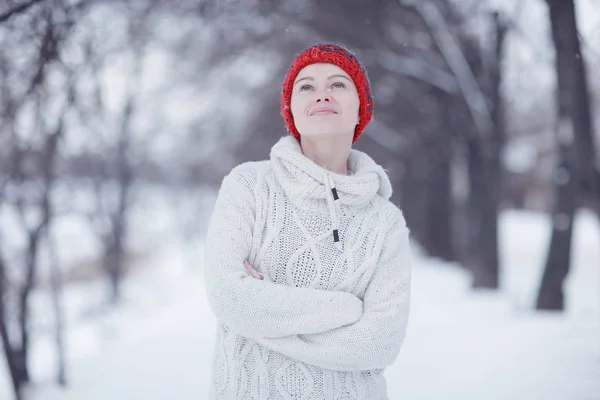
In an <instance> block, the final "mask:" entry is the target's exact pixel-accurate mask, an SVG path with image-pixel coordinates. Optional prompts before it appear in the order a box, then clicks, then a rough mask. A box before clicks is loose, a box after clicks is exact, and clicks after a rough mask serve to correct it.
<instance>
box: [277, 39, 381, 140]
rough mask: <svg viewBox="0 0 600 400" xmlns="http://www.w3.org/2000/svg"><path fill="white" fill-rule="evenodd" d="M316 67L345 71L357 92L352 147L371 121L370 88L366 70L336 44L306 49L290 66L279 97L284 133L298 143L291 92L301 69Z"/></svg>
mask: <svg viewBox="0 0 600 400" xmlns="http://www.w3.org/2000/svg"><path fill="white" fill-rule="evenodd" d="M316 63H326V64H333V65H336V66H338V67H340V68H341V69H343V70H344V71H346V73H347V74H348V75H350V77H351V78H352V80H353V81H354V85H355V86H356V89H357V90H358V99H359V100H360V107H359V122H358V125H356V130H355V131H354V139H353V140H352V143H355V142H356V141H357V140H358V138H359V136H360V135H361V133H362V132H363V130H364V129H365V128H366V127H367V125H368V124H369V122H371V119H372V118H373V97H372V95H371V87H370V85H369V79H368V78H367V73H366V70H365V68H364V67H363V66H362V65H361V64H360V62H359V61H358V60H357V59H356V57H355V56H354V55H353V54H352V53H350V52H349V51H348V50H346V49H344V48H343V47H340V46H338V45H335V44H317V45H315V46H312V47H309V48H308V49H306V50H304V51H302V53H300V54H299V55H298V56H297V57H296V59H295V60H294V62H293V63H292V65H291V66H290V69H289V70H288V72H287V75H286V78H285V81H284V82H283V91H282V93H281V115H282V116H283V119H284V120H285V124H286V126H287V129H288V131H289V132H290V133H291V134H292V135H294V137H295V138H296V139H298V140H300V132H298V130H297V129H296V125H295V124H294V117H293V116H292V109H291V102H292V88H293V86H294V81H295V80H296V77H297V76H298V73H299V72H300V71H301V70H302V69H303V68H304V67H306V66H308V65H311V64H316Z"/></svg>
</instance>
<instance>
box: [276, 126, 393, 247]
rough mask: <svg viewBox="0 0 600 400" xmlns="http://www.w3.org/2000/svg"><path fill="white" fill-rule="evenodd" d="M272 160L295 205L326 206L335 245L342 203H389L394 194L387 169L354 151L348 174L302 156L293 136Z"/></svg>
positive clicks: (282, 141)
mask: <svg viewBox="0 0 600 400" xmlns="http://www.w3.org/2000/svg"><path fill="white" fill-rule="evenodd" d="M270 159H271V165H272V167H273V171H274V173H275V177H276V179H277V181H278V182H279V184H280V185H281V187H282V189H283V191H284V192H285V193H286V195H287V197H288V199H289V200H290V201H291V202H292V203H293V204H294V205H296V206H298V207H300V208H314V209H315V210H318V209H320V208H321V207H322V206H323V205H326V206H327V208H328V211H329V214H330V217H331V220H332V230H333V237H334V242H335V243H336V245H338V243H339V231H338V229H339V218H338V214H339V212H338V205H339V204H343V205H346V206H350V207H362V206H365V205H367V204H369V203H370V202H371V201H372V200H373V199H374V197H375V196H377V195H379V196H381V197H383V198H384V199H386V200H388V199H389V198H390V197H391V195H392V185H391V183H390V180H389V178H388V176H387V174H386V173H385V171H384V169H383V168H382V167H381V166H380V165H378V164H376V163H375V161H373V159H372V158H371V157H369V156H368V155H367V154H365V153H363V152H361V151H358V150H355V149H352V150H351V151H350V154H349V156H348V171H349V175H342V174H337V173H334V172H331V171H328V170H327V169H325V168H323V167H321V166H319V165H317V164H316V163H315V162H313V161H312V160H311V159H309V158H308V157H306V156H305V155H304V154H303V153H302V149H301V147H300V143H299V142H298V141H297V140H296V139H295V138H294V137H292V136H285V137H283V138H281V139H280V140H279V141H278V142H277V143H276V144H275V145H274V146H273V147H272V149H271V156H270Z"/></svg>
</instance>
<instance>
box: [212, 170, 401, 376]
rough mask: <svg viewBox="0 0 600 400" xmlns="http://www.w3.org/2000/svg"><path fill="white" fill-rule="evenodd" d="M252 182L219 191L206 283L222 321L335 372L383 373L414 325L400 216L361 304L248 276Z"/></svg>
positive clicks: (235, 175) (232, 179) (229, 180)
mask: <svg viewBox="0 0 600 400" xmlns="http://www.w3.org/2000/svg"><path fill="white" fill-rule="evenodd" d="M254 204H255V201H254V197H253V194H252V185H251V182H247V181H246V179H245V177H244V175H241V174H240V173H239V172H238V171H236V170H235V169H234V171H232V173H231V174H230V175H228V176H227V177H226V178H225V179H224V181H223V184H222V186H221V190H220V192H219V196H218V198H217V203H216V206H215V209H214V212H213V218H212V221H211V223H210V227H209V231H208V236H207V242H206V245H207V247H206V254H207V257H206V264H205V268H206V270H205V278H206V279H205V281H206V291H207V296H208V299H209V303H210V305H211V308H212V310H213V312H214V313H215V315H216V317H217V319H218V320H219V321H220V322H222V323H223V324H225V325H228V326H229V327H230V328H231V329H232V330H234V331H235V332H237V333H239V334H241V335H242V336H246V337H249V338H252V339H255V340H256V341H257V342H259V343H260V344H262V345H263V346H265V347H267V348H269V349H272V350H274V351H277V352H279V353H282V354H284V355H286V356H289V357H291V358H293V359H296V360H298V361H301V362H305V363H308V364H312V365H316V366H319V367H322V368H326V369H332V370H338V371H342V370H347V371H352V370H369V369H376V368H385V367H386V366H388V365H390V364H392V363H393V362H394V360H395V359H396V357H397V354H398V352H399V350H400V346H401V344H402V342H403V339H404V335H405V332H406V325H407V321H408V306H409V297H410V290H409V282H410V260H409V248H408V247H409V244H408V230H407V229H406V226H405V224H404V220H403V218H402V217H401V215H399V218H398V219H397V221H396V222H395V223H394V224H393V226H392V228H391V229H390V231H389V233H388V235H387V237H386V243H385V245H384V250H383V253H382V256H381V258H380V260H379V263H378V264H377V267H376V268H377V269H376V271H375V272H374V274H373V276H372V278H371V281H370V282H369V286H368V288H367V290H366V292H365V296H364V299H363V300H362V301H361V300H360V299H359V298H358V297H356V296H354V295H353V294H351V293H346V292H338V291H326V290H318V289H310V288H296V287H290V286H287V285H279V284H275V283H273V282H269V281H266V280H259V279H253V278H246V279H244V278H243V277H245V273H243V272H242V271H243V268H242V266H243V263H244V260H245V259H246V257H247V256H248V254H250V246H251V243H252V228H253V224H254V213H255V210H254Z"/></svg>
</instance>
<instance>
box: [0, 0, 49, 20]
mask: <svg viewBox="0 0 600 400" xmlns="http://www.w3.org/2000/svg"><path fill="white" fill-rule="evenodd" d="M42 1H43V0H29V1H28V2H27V3H23V4H21V5H20V6H17V7H15V8H13V9H12V10H8V11H7V12H5V13H4V14H0V24H1V23H3V22H6V21H8V20H9V19H10V18H11V17H13V16H14V15H16V14H19V13H22V12H24V11H27V9H29V8H30V7H31V6H34V5H35V4H37V3H40V2H42Z"/></svg>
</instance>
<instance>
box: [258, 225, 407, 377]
mask: <svg viewBox="0 0 600 400" xmlns="http://www.w3.org/2000/svg"><path fill="white" fill-rule="evenodd" d="M376 268H377V269H376V271H375V272H374V274H373V276H372V277H371V280H370V282H369V284H368V287H367V289H366V291H365V296H364V300H363V305H364V314H363V316H362V317H361V318H360V319H359V320H358V321H357V322H355V323H353V324H351V325H348V326H344V327H340V328H335V329H332V330H330V331H328V332H323V333H318V334H308V335H293V336H289V337H284V338H276V339H271V338H259V339H257V341H258V342H259V343H260V344H262V345H264V346H265V347H267V348H269V349H271V350H274V351H277V352H279V353H282V354H284V355H286V356H288V357H291V358H293V359H295V360H298V361H301V362H304V363H307V364H312V365H316V366H318V367H321V368H325V369H330V370H335V371H361V370H371V369H380V368H385V367H387V366H389V365H391V364H393V363H394V361H395V360H396V358H397V356H398V353H399V351H400V347H401V346H402V343H403V341H404V337H405V334H406V329H407V324H408V315H409V298H410V279H411V267H410V252H409V233H408V229H407V228H406V225H405V222H404V218H403V217H401V221H400V222H399V223H395V224H394V227H393V228H392V230H391V231H390V233H389V234H388V236H387V238H386V243H385V245H384V247H383V250H382V254H381V256H380V259H379V262H378V264H377V267H376Z"/></svg>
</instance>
